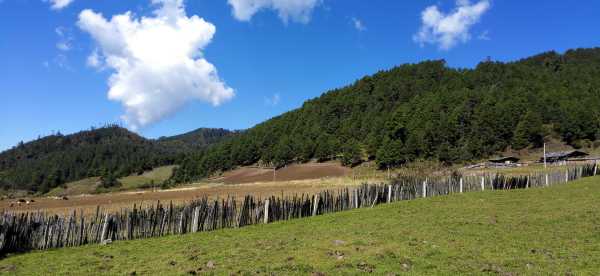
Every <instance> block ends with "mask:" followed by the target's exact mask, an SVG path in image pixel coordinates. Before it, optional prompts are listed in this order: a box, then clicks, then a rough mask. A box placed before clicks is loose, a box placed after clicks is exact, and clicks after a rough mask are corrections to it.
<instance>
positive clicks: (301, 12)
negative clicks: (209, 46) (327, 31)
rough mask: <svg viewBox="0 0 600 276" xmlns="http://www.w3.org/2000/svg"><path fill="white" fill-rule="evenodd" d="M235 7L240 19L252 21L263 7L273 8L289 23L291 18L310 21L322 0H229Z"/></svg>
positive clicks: (236, 14)
mask: <svg viewBox="0 0 600 276" xmlns="http://www.w3.org/2000/svg"><path fill="white" fill-rule="evenodd" d="M227 2H228V3H229V5H231V7H232V8H233V16H234V17H235V18H236V19H238V20H240V21H250V19H252V16H254V14H256V13H257V12H259V11H260V10H263V9H272V10H275V11H276V12H277V14H278V15H279V18H281V20H283V22H285V23H287V22H288V21H290V20H293V21H296V22H301V23H308V21H310V16H311V14H312V11H313V9H314V8H315V7H316V6H318V5H319V4H320V2H321V0H227Z"/></svg>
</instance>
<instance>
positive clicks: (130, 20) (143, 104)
mask: <svg viewBox="0 0 600 276" xmlns="http://www.w3.org/2000/svg"><path fill="white" fill-rule="evenodd" d="M152 3H153V4H156V5H159V7H157V9H156V10H155V11H154V14H153V16H143V17H140V18H136V17H135V16H134V15H133V13H132V12H126V13H123V14H118V15H115V16H113V17H112V18H111V19H110V20H109V19H106V18H104V16H103V15H102V14H100V13H96V12H94V11H92V10H84V11H82V12H81V13H80V14H79V21H78V25H79V27H80V28H81V29H82V30H83V31H85V32H88V33H89V34H90V35H91V36H92V38H93V39H94V40H95V42H96V44H97V49H98V50H95V51H94V52H92V53H91V55H90V57H89V58H88V60H87V63H88V65H90V66H96V67H97V66H105V67H106V68H107V69H110V70H114V73H113V74H112V75H111V77H110V79H109V81H108V84H109V86H110V88H109V91H108V98H109V99H110V100H114V101H119V102H121V104H122V105H123V107H124V108H125V114H124V115H123V116H122V117H121V118H122V119H123V120H124V121H125V123H127V124H128V125H129V126H130V127H131V128H132V129H137V128H139V127H144V126H146V125H149V124H152V123H154V122H157V121H159V120H161V119H163V118H164V117H166V116H169V115H171V114H173V113H175V112H176V111H177V110H179V109H180V108H181V107H182V106H184V105H185V104H186V103H188V102H190V101H193V100H201V101H205V102H208V103H211V104H213V105H214V106H218V105H220V104H222V103H223V102H226V101H228V100H230V99H231V98H233V97H234V90H233V89H232V88H230V87H228V86H227V85H226V84H225V83H224V82H223V81H222V80H221V79H220V78H219V75H218V73H217V69H216V68H215V66H214V65H212V64H211V63H209V62H208V61H207V60H206V59H204V58H203V55H202V50H203V49H204V48H205V47H206V46H207V45H208V44H209V43H210V42H211V40H212V38H213V36H214V34H215V32H216V28H215V26H214V25H213V24H211V23H209V22H207V21H205V20H204V19H202V18H200V17H198V16H195V15H194V16H187V15H186V12H185V9H184V5H183V0H152Z"/></svg>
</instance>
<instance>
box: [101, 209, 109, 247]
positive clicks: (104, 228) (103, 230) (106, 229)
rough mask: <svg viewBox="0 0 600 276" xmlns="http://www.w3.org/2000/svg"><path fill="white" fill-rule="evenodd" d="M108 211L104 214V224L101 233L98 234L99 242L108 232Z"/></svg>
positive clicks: (104, 238)
mask: <svg viewBox="0 0 600 276" xmlns="http://www.w3.org/2000/svg"><path fill="white" fill-rule="evenodd" d="M106 232H108V213H107V214H106V215H105V216H104V224H103V225H102V234H101V235H100V242H103V241H104V240H106V235H107V234H108V233H106Z"/></svg>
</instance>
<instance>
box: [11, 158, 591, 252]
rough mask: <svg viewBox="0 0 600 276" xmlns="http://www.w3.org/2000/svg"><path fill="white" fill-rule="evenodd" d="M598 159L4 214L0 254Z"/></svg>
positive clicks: (386, 197)
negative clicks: (336, 186) (309, 190)
mask: <svg viewBox="0 0 600 276" xmlns="http://www.w3.org/2000/svg"><path fill="white" fill-rule="evenodd" d="M596 172H597V167H596V165H595V164H592V165H584V166H579V167H572V168H568V169H566V170H565V171H564V172H552V173H547V174H532V175H527V176H517V177H513V176H510V177H509V176H503V175H500V174H495V175H492V174H490V175H486V176H460V175H452V176H445V177H442V176H437V177H415V176H410V177H409V176H404V177H398V178H397V179H395V180H393V181H391V182H390V183H387V184H363V185H362V186H359V187H354V188H344V189H340V190H337V191H331V190H327V191H322V192H320V193H318V194H315V195H305V194H303V195H296V196H287V197H274V196H273V197H269V198H266V199H260V198H255V197H253V196H246V197H245V198H244V199H243V200H239V201H238V200H236V199H235V198H234V197H228V198H223V199H216V200H215V199H208V198H206V197H204V198H200V199H197V200H194V201H192V202H190V203H189V204H187V205H184V206H173V204H172V203H170V204H168V205H164V204H163V203H161V202H158V203H157V204H156V205H154V206H151V207H144V208H138V207H137V206H135V205H134V206H133V208H132V209H125V210H122V211H120V212H116V213H107V212H104V211H103V210H101V209H100V207H98V208H97V209H96V214H95V216H92V217H89V216H87V217H86V216H83V214H79V215H78V214H77V213H76V212H73V214H72V215H69V216H58V215H51V214H46V213H42V212H36V213H10V212H5V213H1V214H0V254H2V255H4V254H7V253H13V252H23V251H28V250H44V249H50V248H60V247H70V246H79V245H84V244H94V243H105V242H108V240H110V241H115V240H132V239H141V238H149V237H158V236H165V235H176V234H185V233H192V232H200V231H211V230H215V229H222V228H236V227H242V226H245V225H252V224H260V223H269V222H273V221H282V220H290V219H295V218H302V217H309V216H316V215H321V214H325V213H332V212H339V211H344V210H349V209H355V208H363V207H372V206H374V205H377V204H381V203H390V202H394V201H400V200H411V199H416V198H422V197H431V196H438V195H448V194H452V193H466V192H474V191H482V190H498V189H525V188H533V187H545V186H551V185H556V184H562V183H566V182H568V181H571V180H575V179H579V178H582V177H587V176H593V175H596Z"/></svg>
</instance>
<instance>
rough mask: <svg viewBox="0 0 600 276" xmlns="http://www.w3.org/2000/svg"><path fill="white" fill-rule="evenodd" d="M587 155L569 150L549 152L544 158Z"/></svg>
mask: <svg viewBox="0 0 600 276" xmlns="http://www.w3.org/2000/svg"><path fill="white" fill-rule="evenodd" d="M586 155H588V154H587V153H585V152H583V151H578V150H569V151H557V152H549V153H546V158H560V157H569V156H586Z"/></svg>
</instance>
